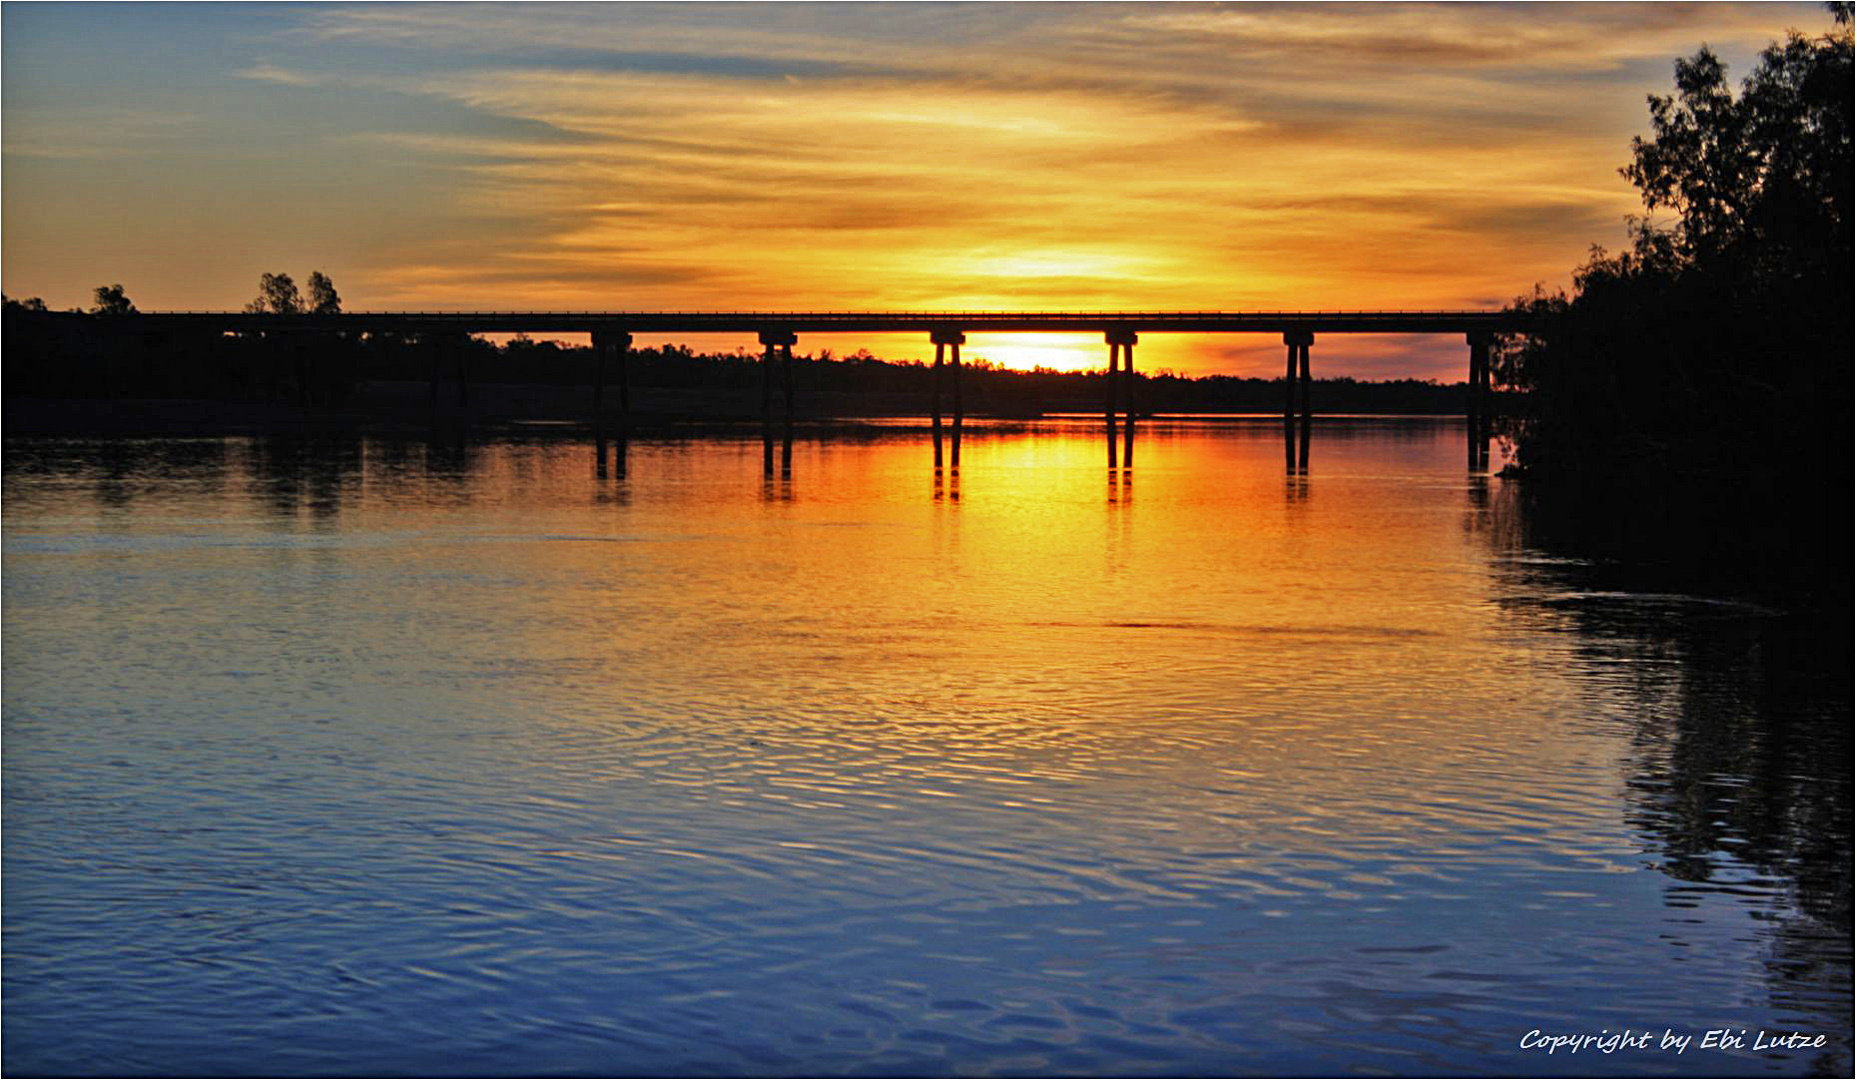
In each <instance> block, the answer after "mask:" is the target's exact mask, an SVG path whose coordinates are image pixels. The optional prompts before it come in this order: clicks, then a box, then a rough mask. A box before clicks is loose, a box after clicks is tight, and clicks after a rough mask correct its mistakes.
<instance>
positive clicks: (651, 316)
mask: <svg viewBox="0 0 1857 1080" xmlns="http://www.w3.org/2000/svg"><path fill="white" fill-rule="evenodd" d="M133 318H134V319H135V321H136V323H138V324H140V325H142V326H145V327H147V328H149V329H163V330H199V331H225V330H284V329H293V330H351V331H352V330H396V331H401V332H422V331H423V332H431V331H443V330H450V331H455V332H462V333H514V332H517V331H526V332H530V333H537V332H540V333H574V332H580V333H586V332H590V331H594V330H605V331H626V332H629V333H633V334H637V333H665V332H679V333H758V332H762V331H775V330H784V331H791V332H793V333H875V332H920V333H928V332H931V331H936V330H964V331H989V330H991V331H1008V332H1011V331H1021V332H1022V331H1046V332H1050V331H1066V330H1068V331H1076V332H1101V331H1107V330H1136V331H1144V330H1145V331H1151V332H1154V333H1202V334H1205V333H1283V332H1291V331H1303V332H1310V333H1330V334H1337V333H1339V334H1468V333H1487V332H1495V331H1500V330H1503V329H1507V328H1508V325H1509V318H1508V317H1507V316H1506V315H1505V314H1504V313H1503V312H1501V311H906V312H879V311H357V312H345V313H343V314H340V315H254V314H251V313H248V312H238V311H157V312H144V313H141V314H139V315H136V316H133Z"/></svg>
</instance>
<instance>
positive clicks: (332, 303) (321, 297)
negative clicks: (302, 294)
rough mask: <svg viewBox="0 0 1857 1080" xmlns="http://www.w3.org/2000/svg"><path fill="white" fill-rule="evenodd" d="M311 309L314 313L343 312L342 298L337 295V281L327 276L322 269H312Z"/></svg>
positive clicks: (310, 282) (311, 312)
mask: <svg viewBox="0 0 1857 1080" xmlns="http://www.w3.org/2000/svg"><path fill="white" fill-rule="evenodd" d="M309 311H310V314H312V315H339V314H341V312H342V298H341V297H340V296H338V295H336V292H335V282H333V281H330V280H329V279H328V278H327V277H325V276H324V275H323V272H322V271H321V270H311V271H310V276H309Z"/></svg>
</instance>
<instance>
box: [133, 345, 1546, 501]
mask: <svg viewBox="0 0 1857 1080" xmlns="http://www.w3.org/2000/svg"><path fill="white" fill-rule="evenodd" d="M121 319H122V324H121V325H122V326H123V328H124V329H131V328H133V329H135V330H141V331H144V332H148V333H153V334H161V335H165V334H170V333H173V334H227V333H248V334H260V335H263V336H265V337H267V338H274V339H279V340H281V341H285V342H288V341H290V340H292V339H296V340H299V341H301V340H304V339H306V338H308V337H309V336H312V335H317V334H327V333H396V334H410V335H418V336H420V337H422V338H427V339H429V340H431V341H432V342H433V343H434V345H435V346H436V348H435V349H434V353H433V366H432V402H433V405H434V406H436V405H437V403H438V396H439V395H438V390H439V373H440V371H441V370H442V369H443V367H445V366H446V364H445V360H444V356H445V355H446V354H451V355H457V354H458V352H459V350H458V349H457V347H456V346H457V344H458V342H460V341H461V340H462V339H463V338H464V337H466V336H468V335H471V334H496V333H584V334H589V335H591V336H592V339H593V347H594V350H595V353H596V355H597V358H598V359H597V362H596V364H595V371H596V372H597V374H596V376H595V381H594V385H593V399H594V410H595V415H596V416H597V415H601V413H602V411H603V408H604V395H605V388H606V379H607V371H608V368H609V365H610V366H613V367H615V368H616V374H617V378H618V391H619V398H620V412H621V416H622V417H623V416H624V415H625V414H626V413H627V412H628V409H629V401H628V397H629V394H628V388H627V383H626V364H625V357H626V353H627V351H628V350H629V349H630V348H631V345H632V341H633V335H635V334H641V333H654V334H655V333H702V334H727V333H742V334H750V333H751V334H755V335H756V336H757V338H758V340H759V341H760V343H761V345H762V346H763V348H764V349H765V363H764V364H763V379H762V388H761V412H762V423H763V427H764V431H766V432H768V433H770V436H769V440H768V444H769V446H770V447H771V431H772V424H773V389H774V381H775V376H774V373H775V369H776V367H777V366H778V367H779V368H781V369H782V372H783V376H782V381H783V383H784V391H785V399H786V410H785V412H786V421H787V426H788V430H789V431H790V430H791V426H792V419H793V346H794V345H795V344H797V343H798V340H799V335H800V334H842V333H924V334H927V335H928V336H929V339H930V341H931V342H933V343H934V345H935V364H934V382H933V386H934V392H933V412H932V427H933V432H934V445H935V464H936V465H937V466H940V465H941V464H942V456H943V455H942V442H943V433H942V393H943V379H944V368H945V369H946V371H947V373H948V376H947V378H948V382H949V384H950V387H951V392H952V405H953V423H952V435H951V450H952V458H953V466H954V467H955V468H957V469H958V468H959V467H960V463H961V426H962V420H963V409H962V405H961V346H962V345H963V344H964V343H965V342H966V340H967V339H966V335H967V333H968V332H970V331H984V332H988V333H1013V332H1046V333H1049V332H1065V331H1069V332H1087V333H1101V334H1102V335H1103V338H1104V342H1105V344H1107V345H1108V346H1109V362H1108V365H1107V368H1106V378H1105V379H1104V406H1103V416H1104V420H1105V422H1106V424H1107V427H1108V439H1109V463H1110V465H1111V466H1112V467H1113V466H1114V465H1115V463H1116V442H1117V428H1118V426H1119V427H1120V428H1121V437H1122V439H1121V441H1122V459H1123V461H1124V463H1128V462H1130V461H1132V459H1133V457H1134V451H1135V418H1136V404H1135V391H1136V385H1137V380H1136V377H1135V345H1136V344H1137V342H1138V341H1139V340H1140V335H1141V334H1142V333H1144V332H1147V333H1175V334H1182V333H1183V334H1245V333H1270V334H1281V335H1282V340H1283V344H1284V346H1285V347H1286V348H1287V350H1288V351H1287V359H1286V361H1285V366H1284V405H1283V419H1284V424H1285V430H1286V434H1287V432H1288V431H1289V429H1290V427H1291V425H1293V424H1294V423H1295V421H1296V418H1297V414H1298V411H1299V406H1300V413H1301V421H1302V436H1303V443H1304V447H1305V455H1304V456H1305V459H1306V447H1307V439H1308V430H1309V423H1310V420H1311V418H1312V417H1313V415H1314V410H1313V407H1312V404H1311V402H1310V393H1309V390H1310V385H1311V383H1312V381H1313V380H1312V379H1311V376H1310V356H1309V352H1310V348H1311V346H1313V345H1314V343H1315V336H1316V334H1318V333H1322V334H1462V335H1464V339H1465V343H1466V344H1467V345H1468V346H1469V372H1468V379H1467V384H1468V386H1469V392H1468V394H1467V395H1466V404H1465V411H1466V414H1467V418H1468V420H1469V431H1470V442H1471V450H1470V453H1471V458H1472V463H1473V465H1474V464H1475V463H1476V462H1477V461H1478V460H1479V459H1482V460H1487V454H1488V445H1489V416H1490V402H1491V396H1490V365H1489V349H1490V344H1491V342H1492V340H1493V338H1494V337H1495V336H1496V335H1497V334H1500V333H1503V332H1505V331H1509V330H1514V329H1517V328H1518V327H1516V326H1515V325H1514V321H1513V317H1512V316H1509V315H1507V314H1505V313H1503V312H1501V311H1476V310H1471V311H916V312H884V311H358V312H342V313H339V314H315V313H304V314H270V313H253V312H233V311H160V312H143V313H138V314H135V315H130V316H122V317H121ZM457 369H458V373H459V374H458V392H459V399H460V401H463V400H465V399H466V397H467V396H468V393H469V388H468V384H467V382H466V380H465V377H464V368H463V365H462V364H461V363H460V364H458V365H457ZM1118 413H1119V414H1120V415H1121V418H1122V419H1121V422H1120V424H1118ZM769 452H770V454H771V449H770V451H769ZM770 461H771V458H770Z"/></svg>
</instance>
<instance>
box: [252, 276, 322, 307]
mask: <svg viewBox="0 0 1857 1080" xmlns="http://www.w3.org/2000/svg"><path fill="white" fill-rule="evenodd" d="M331 291H333V290H331ZM245 310H246V311H248V312H250V313H251V314H253V315H265V314H271V315H299V314H302V312H303V297H302V296H301V295H300V294H299V293H298V292H297V283H296V282H295V281H292V280H291V279H290V275H289V274H264V275H261V276H260V277H259V278H258V298H257V299H256V300H253V301H252V302H251V303H249V304H246V305H245Z"/></svg>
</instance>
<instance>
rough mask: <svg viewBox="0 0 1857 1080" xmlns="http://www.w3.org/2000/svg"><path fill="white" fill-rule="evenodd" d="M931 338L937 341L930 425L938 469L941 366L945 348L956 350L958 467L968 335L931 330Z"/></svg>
mask: <svg viewBox="0 0 1857 1080" xmlns="http://www.w3.org/2000/svg"><path fill="white" fill-rule="evenodd" d="M929 340H930V341H933V342H934V343H935V368H934V375H933V376H932V379H933V382H934V394H933V397H934V400H933V401H932V402H931V403H930V404H931V412H930V419H929V426H930V428H931V429H932V431H933V433H934V438H935V467H936V468H937V469H939V468H941V370H942V367H941V366H942V359H943V356H944V355H945V350H947V349H949V348H952V349H953V350H954V363H955V381H954V400H955V417H956V419H955V429H954V430H955V436H954V467H955V468H957V469H958V468H960V467H961V436H960V430H961V428H960V400H961V381H960V363H961V346H962V345H964V344H966V342H967V335H966V334H964V333H962V332H961V331H959V330H931V331H929Z"/></svg>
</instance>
